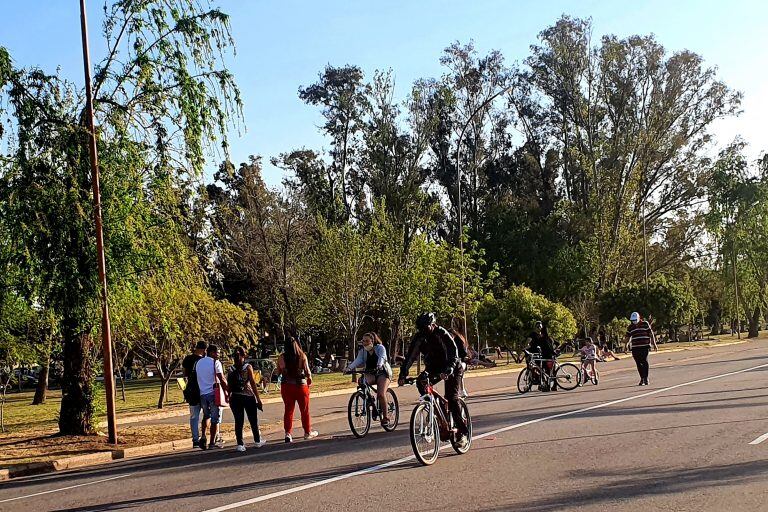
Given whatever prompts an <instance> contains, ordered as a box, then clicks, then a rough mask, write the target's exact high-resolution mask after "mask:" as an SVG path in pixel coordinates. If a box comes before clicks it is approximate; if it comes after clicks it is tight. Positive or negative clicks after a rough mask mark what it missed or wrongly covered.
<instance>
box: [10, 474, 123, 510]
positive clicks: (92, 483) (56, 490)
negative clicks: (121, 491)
mask: <svg viewBox="0 0 768 512" xmlns="http://www.w3.org/2000/svg"><path fill="white" fill-rule="evenodd" d="M127 476H131V473H126V474H124V475H117V476H112V477H109V478H104V479H102V480H95V481H93V482H85V483H83V484H77V485H70V486H69V487H61V488H59V489H50V490H48V491H41V492H36V493H34V494H26V495H24V496H16V497H15V498H7V499H4V500H0V503H8V502H9V501H16V500H22V499H24V498H32V497H34V496H42V495H43V494H51V493H54V492H60V491H68V490H69V489H76V488H77V487H85V486H86V485H94V484H100V483H103V482H109V481H110V480H117V479H118V478H125V477H127Z"/></svg>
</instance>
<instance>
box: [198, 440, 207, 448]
mask: <svg viewBox="0 0 768 512" xmlns="http://www.w3.org/2000/svg"><path fill="white" fill-rule="evenodd" d="M197 446H198V448H200V449H201V450H207V449H208V441H206V440H205V438H204V437H203V438H201V439H200V441H199V442H198V443H197Z"/></svg>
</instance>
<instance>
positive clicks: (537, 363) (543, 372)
mask: <svg viewBox="0 0 768 512" xmlns="http://www.w3.org/2000/svg"><path fill="white" fill-rule="evenodd" d="M537 355H538V353H537V352H535V353H531V358H530V361H529V362H528V370H529V371H531V372H532V371H533V370H534V369H537V370H538V371H539V375H540V377H541V378H542V379H546V381H547V385H549V384H550V383H551V382H552V381H554V380H556V379H555V377H554V375H555V374H556V373H557V369H558V367H559V366H560V365H559V363H558V362H557V357H554V358H552V359H546V358H543V357H541V356H538V357H537ZM545 361H552V362H553V365H552V370H551V372H548V371H547V369H546V368H544V365H543V363H544V362H545ZM550 373H551V375H550Z"/></svg>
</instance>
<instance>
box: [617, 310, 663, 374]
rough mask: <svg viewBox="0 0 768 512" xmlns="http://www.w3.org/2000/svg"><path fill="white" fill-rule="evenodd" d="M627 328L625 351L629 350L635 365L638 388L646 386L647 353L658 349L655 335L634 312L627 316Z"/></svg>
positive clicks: (649, 325)
mask: <svg viewBox="0 0 768 512" xmlns="http://www.w3.org/2000/svg"><path fill="white" fill-rule="evenodd" d="M629 321H630V324H629V327H627V334H626V336H625V337H624V343H625V350H626V349H627V348H631V350H632V358H633V359H634V360H635V364H636V365H637V373H639V374H640V383H639V384H638V386H647V385H648V372H649V370H650V365H649V364H648V353H649V352H650V350H651V348H653V351H654V352H655V351H657V350H658V349H659V347H658V346H657V345H656V335H655V334H654V333H653V329H652V328H651V324H649V323H648V322H647V321H645V320H643V319H642V317H641V316H640V313H638V312H634V313H632V314H631V315H630V316H629Z"/></svg>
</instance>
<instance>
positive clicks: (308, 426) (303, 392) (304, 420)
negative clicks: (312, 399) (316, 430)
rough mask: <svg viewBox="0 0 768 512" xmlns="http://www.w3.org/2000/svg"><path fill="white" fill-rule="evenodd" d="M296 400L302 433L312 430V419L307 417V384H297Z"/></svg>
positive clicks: (306, 433) (307, 433) (308, 432)
mask: <svg viewBox="0 0 768 512" xmlns="http://www.w3.org/2000/svg"><path fill="white" fill-rule="evenodd" d="M297 388H298V389H297V391H296V401H297V402H298V403H299V412H300V413H301V427H302V428H303V429H304V435H305V436H306V435H309V434H310V433H311V432H312V421H311V419H310V417H309V386H306V385H304V386H297Z"/></svg>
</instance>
